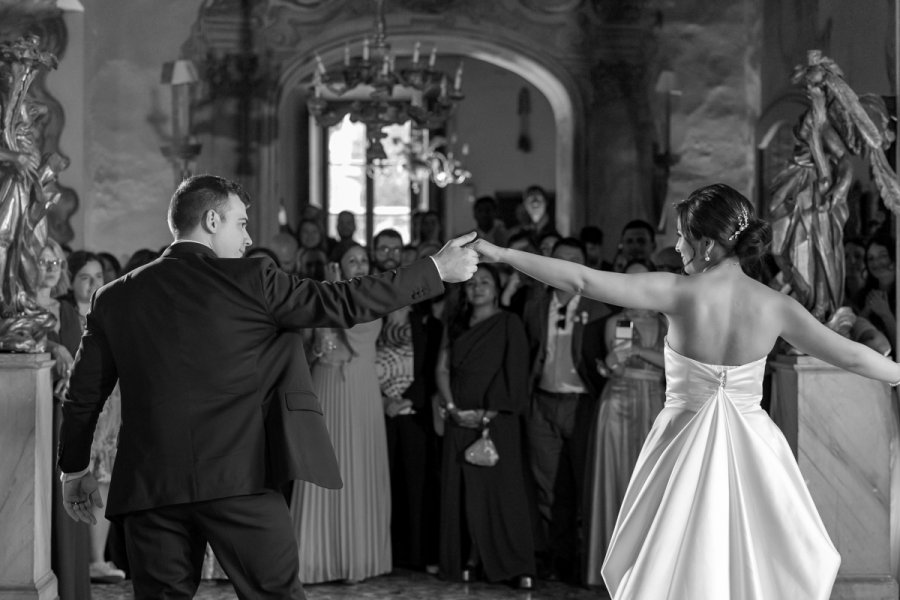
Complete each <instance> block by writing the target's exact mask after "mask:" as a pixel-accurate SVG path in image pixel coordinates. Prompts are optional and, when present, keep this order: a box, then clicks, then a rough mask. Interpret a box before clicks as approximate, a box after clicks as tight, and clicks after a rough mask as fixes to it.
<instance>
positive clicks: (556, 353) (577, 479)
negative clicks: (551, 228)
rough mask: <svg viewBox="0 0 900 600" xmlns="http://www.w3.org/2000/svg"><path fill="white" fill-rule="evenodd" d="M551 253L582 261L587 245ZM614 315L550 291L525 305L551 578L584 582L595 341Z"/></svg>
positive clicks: (533, 430)
mask: <svg viewBox="0 0 900 600" xmlns="http://www.w3.org/2000/svg"><path fill="white" fill-rule="evenodd" d="M552 256H553V258H557V259H561V260H565V261H569V262H573V263H576V264H579V265H583V264H584V248H583V247H582V245H581V242H579V241H578V240H577V239H575V238H563V239H562V240H560V241H559V243H557V245H556V248H555V249H554V250H553V255H552ZM609 313H610V309H609V307H608V306H606V305H605V304H603V303H602V302H597V301H595V300H591V299H588V298H583V297H582V296H580V295H578V294H573V293H571V292H566V291H563V290H553V289H547V290H546V291H545V292H543V293H536V294H534V295H533V296H532V298H531V299H530V301H529V302H528V304H527V305H526V306H525V310H524V319H523V320H524V322H525V331H526V334H527V337H528V345H529V349H530V364H531V386H530V388H531V390H532V406H531V414H530V416H529V418H528V448H529V458H530V461H531V471H532V473H533V475H534V480H535V483H536V486H537V505H538V510H539V512H540V519H541V529H540V531H539V532H538V536H539V537H538V551H539V553H540V559H541V564H540V565H539V567H540V569H541V572H540V573H539V576H543V577H546V578H549V579H554V578H561V579H564V580H567V581H571V582H576V581H579V580H580V576H579V573H578V570H579V569H578V564H579V554H580V551H581V548H580V544H579V542H578V540H579V532H578V524H579V522H580V517H581V509H582V505H583V502H582V500H581V499H582V498H583V493H584V490H583V482H584V474H585V470H586V463H585V461H586V458H587V450H588V441H589V436H590V430H591V427H592V423H593V421H594V418H595V415H596V407H597V398H599V397H600V392H601V390H602V388H603V383H604V379H603V377H602V376H601V375H600V374H599V373H598V372H597V368H596V359H597V358H599V357H600V356H601V354H599V352H600V350H601V344H599V343H597V341H596V340H598V339H602V329H601V323H602V319H603V318H604V317H606V316H607V315H608V314H609Z"/></svg>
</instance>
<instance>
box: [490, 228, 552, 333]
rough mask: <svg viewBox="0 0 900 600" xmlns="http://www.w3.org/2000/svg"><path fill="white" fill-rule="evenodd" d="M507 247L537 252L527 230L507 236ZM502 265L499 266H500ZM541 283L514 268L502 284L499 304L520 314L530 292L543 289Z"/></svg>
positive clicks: (523, 309)
mask: <svg viewBox="0 0 900 600" xmlns="http://www.w3.org/2000/svg"><path fill="white" fill-rule="evenodd" d="M508 243H509V247H510V248H513V249H515V250H521V251H523V252H532V253H537V252H538V249H537V246H535V245H534V242H533V241H532V239H531V234H529V233H528V232H524V231H522V232H519V233H516V234H514V235H511V236H510V237H509V242H508ZM502 267H503V265H501V266H500V268H502ZM543 289H544V286H543V284H541V283H539V282H537V281H535V280H534V279H532V278H531V277H529V276H528V275H523V274H522V273H519V272H518V271H516V270H515V269H513V270H512V272H511V273H509V274H508V276H507V278H506V283H504V285H503V293H502V294H501V296H500V306H502V307H503V308H505V309H508V310H510V311H512V312H513V313H515V314H517V315H519V317H521V316H522V314H523V313H524V311H525V305H526V304H527V302H528V299H529V298H530V297H531V295H532V294H534V293H536V292H540V291H543Z"/></svg>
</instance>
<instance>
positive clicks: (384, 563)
mask: <svg viewBox="0 0 900 600" xmlns="http://www.w3.org/2000/svg"><path fill="white" fill-rule="evenodd" d="M398 250H399V247H398ZM397 255H398V257H399V252H398V253H397ZM335 267H336V268H330V269H328V278H329V279H330V280H335V281H336V280H338V279H345V280H346V279H352V278H354V277H361V276H364V275H368V274H369V257H368V255H367V253H366V250H365V249H364V248H363V247H362V246H360V245H359V244H354V245H352V246H350V247H348V248H347V249H346V250H345V251H344V254H343V255H342V256H341V257H340V261H339V263H338V265H336V266H335ZM381 325H382V320H381V319H376V320H375V321H371V322H368V323H361V324H358V325H356V326H354V327H352V328H350V329H346V330H344V329H317V330H316V331H315V337H314V339H313V341H312V344H310V346H309V347H310V348H311V349H312V357H311V358H312V372H311V374H312V382H313V388H314V389H315V392H316V395H317V396H318V397H319V400H320V401H321V403H322V411H323V413H324V415H325V423H326V425H327V427H328V432H329V434H330V436H331V441H332V443H333V444H334V451H335V455H336V457H337V461H338V465H339V467H340V471H341V475H342V477H343V479H344V487H343V489H340V490H327V489H324V488H320V487H318V486H315V485H312V484H309V483H306V482H300V481H298V482H296V483H295V484H294V494H293V500H292V503H291V516H292V519H293V522H294V529H295V533H296V537H297V540H298V544H299V551H300V581H302V582H303V583H320V582H325V581H335V580H342V581H346V582H353V583H355V582H360V581H363V580H365V579H368V578H370V577H374V576H376V575H381V574H384V573H389V572H390V571H391V566H392V559H391V532H390V519H391V489H390V472H389V469H388V455H387V440H386V435H385V428H384V408H383V405H382V400H381V393H380V391H379V385H378V376H377V373H376V369H375V357H376V348H375V343H376V341H377V339H378V335H379V333H380V332H381Z"/></svg>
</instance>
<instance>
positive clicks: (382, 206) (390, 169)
mask: <svg viewBox="0 0 900 600" xmlns="http://www.w3.org/2000/svg"><path fill="white" fill-rule="evenodd" d="M409 131H410V124H409V123H405V124H403V125H391V126H389V127H385V132H386V133H387V135H386V136H385V138H384V139H383V145H384V151H385V154H387V156H388V159H387V161H385V162H384V164H383V165H382V166H381V168H376V169H373V177H372V184H373V185H374V192H375V193H374V195H375V202H374V204H375V205H374V207H373V212H374V228H375V230H374V233H378V232H379V231H381V230H382V229H388V228H391V229H396V230H397V231H399V232H400V235H402V236H403V242H404V243H407V244H408V243H409V241H410V215H409V212H410V198H409V194H410V191H409V173H407V171H406V169H404V168H403V162H404V161H403V151H404V149H405V147H406V144H408V143H409Z"/></svg>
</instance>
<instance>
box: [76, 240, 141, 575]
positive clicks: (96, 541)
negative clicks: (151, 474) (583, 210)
mask: <svg viewBox="0 0 900 600" xmlns="http://www.w3.org/2000/svg"><path fill="white" fill-rule="evenodd" d="M68 263H69V264H68V267H69V279H70V281H71V282H72V283H71V290H70V292H71V293H70V295H69V296H68V298H69V299H70V300H71V301H72V302H73V303H74V305H75V307H76V308H77V318H78V326H79V333H80V332H81V331H83V330H84V326H85V323H86V320H87V315H88V313H89V312H90V311H91V297H92V296H93V295H94V292H96V291H97V290H98V289H100V287H101V286H102V285H103V283H104V281H103V264H102V263H101V262H100V257H99V256H98V255H96V254H94V253H92V252H86V251H84V250H76V251H75V252H73V253H72V254H70V255H69V261H68ZM64 301H65V300H64ZM60 325H61V326H62V323H61V324H60ZM79 337H80V336H79ZM76 348H77V346H76ZM121 423H122V403H121V396H120V394H119V388H118V387H116V388H115V389H114V390H113V393H112V394H110V396H109V400H107V402H106V404H105V405H104V406H103V411H102V412H101V413H100V418H99V419H98V420H97V426H96V427H95V429H94V441H93V443H92V444H91V473H92V474H93V475H94V478H95V479H96V480H97V482H98V483H99V484H100V487H99V491H100V498H101V499H102V500H103V504H104V505H105V504H106V501H107V498H108V496H109V482H110V480H111V478H112V469H113V463H115V460H116V446H117V445H118V440H119V426H120V425H121ZM93 513H94V518H95V519H96V520H97V523H96V524H95V525H93V526H92V527H91V528H90V535H91V549H90V561H91V562H90V568H89V571H90V577H91V581H94V582H99V583H116V582H119V581H122V579H124V578H125V572H124V571H122V570H121V569H119V568H118V567H117V566H116V565H115V564H114V563H112V562H108V561H107V560H106V558H105V555H106V541H107V538H108V537H109V529H110V522H109V521H108V520H107V519H106V517H105V516H104V510H103V508H102V507H99V506H94V507H93Z"/></svg>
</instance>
